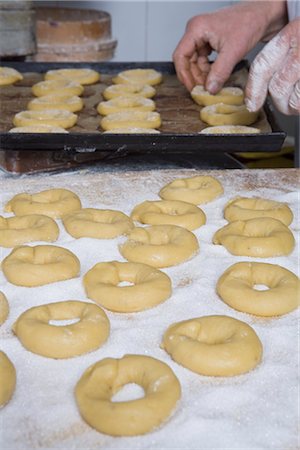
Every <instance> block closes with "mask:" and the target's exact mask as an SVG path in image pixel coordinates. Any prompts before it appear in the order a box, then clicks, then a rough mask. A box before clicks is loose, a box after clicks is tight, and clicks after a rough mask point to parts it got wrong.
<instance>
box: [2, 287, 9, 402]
mask: <svg viewBox="0 0 300 450" xmlns="http://www.w3.org/2000/svg"><path fill="white" fill-rule="evenodd" d="M8 313H9V306H8V301H7V298H6V297H5V295H4V294H3V292H1V291H0V325H2V324H3V323H4V322H5V321H6V319H7V316H8ZM0 384H1V383H0ZM0 403H1V402H0Z"/></svg>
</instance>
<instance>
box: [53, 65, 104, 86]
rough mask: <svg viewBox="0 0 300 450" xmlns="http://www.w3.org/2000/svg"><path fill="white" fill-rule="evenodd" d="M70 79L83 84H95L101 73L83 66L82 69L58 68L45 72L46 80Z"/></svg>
mask: <svg viewBox="0 0 300 450" xmlns="http://www.w3.org/2000/svg"><path fill="white" fill-rule="evenodd" d="M64 79H67V80H70V81H76V82H77V83H80V84H81V85H85V84H94V83H97V81H99V80H100V73H98V72H96V70H93V69H88V68H82V69H56V70H48V72H46V74H45V80H64Z"/></svg>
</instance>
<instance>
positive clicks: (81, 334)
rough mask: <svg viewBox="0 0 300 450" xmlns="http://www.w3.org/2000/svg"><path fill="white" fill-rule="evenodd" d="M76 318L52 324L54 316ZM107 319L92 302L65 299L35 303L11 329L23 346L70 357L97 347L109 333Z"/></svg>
mask: <svg viewBox="0 0 300 450" xmlns="http://www.w3.org/2000/svg"><path fill="white" fill-rule="evenodd" d="M71 319H79V321H77V322H75V323H71V324H69V325H59V326H56V325H53V324H51V323H49V322H50V321H53V320H71ZM109 331H110V325H109V320H108V318H107V316H106V314H105V312H104V311H103V309H102V308H100V307H99V306H97V305H94V304H93V303H87V302H81V301H77V300H67V301H63V302H57V303H48V304H47V305H40V306H35V307H33V308H30V309H28V310H27V311H25V312H23V313H22V314H21V315H20V316H19V318H18V319H17V321H16V322H15V323H14V325H13V332H14V333H15V334H16V336H17V337H18V338H19V340H20V341H21V343H22V345H23V347H25V348H26V349H27V350H29V351H30V352H32V353H36V354H37V355H41V356H46V357H47V358H56V359H63V358H72V357H74V356H79V355H83V354H84V353H88V352H92V351H93V350H96V349H97V348H99V347H100V346H101V345H103V344H104V342H105V341H106V340H107V338H108V336H109Z"/></svg>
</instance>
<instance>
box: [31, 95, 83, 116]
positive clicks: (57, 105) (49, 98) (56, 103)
mask: <svg viewBox="0 0 300 450" xmlns="http://www.w3.org/2000/svg"><path fill="white" fill-rule="evenodd" d="M27 108H28V109H29V110H31V111H43V110H44V109H63V110H67V111H70V112H73V113H75V112H78V111H81V110H82V108H83V101H82V99H81V98H80V97H78V96H77V95H72V96H70V95H68V94H66V95H44V96H43V97H37V98H34V99H33V100H30V102H29V103H28V105H27Z"/></svg>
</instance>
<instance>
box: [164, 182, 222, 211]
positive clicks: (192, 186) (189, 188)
mask: <svg viewBox="0 0 300 450" xmlns="http://www.w3.org/2000/svg"><path fill="white" fill-rule="evenodd" d="M223 192H224V190H223V186H222V185H221V183H220V182H219V181H218V180H217V179H216V178H214V177H211V176H205V175H196V176H194V177H190V178H177V179H176V180H174V181H171V182H170V183H168V184H166V185H165V186H164V187H163V188H162V189H161V190H160V191H159V194H158V195H159V196H160V197H161V198H162V199H164V200H181V201H183V202H187V203H192V204H194V205H200V204H202V203H207V202H210V201H212V200H214V199H215V198H216V197H218V196H219V195H221V194H223Z"/></svg>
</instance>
